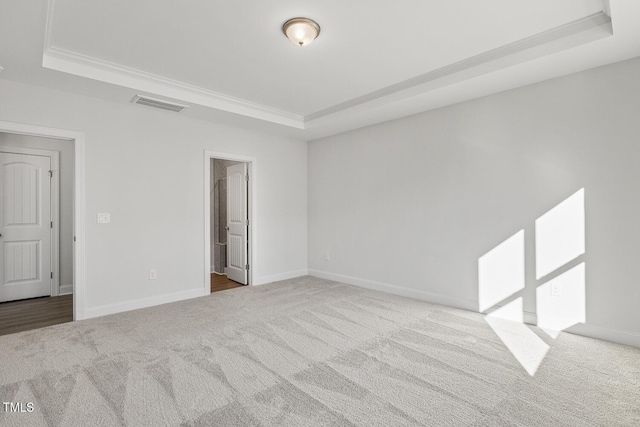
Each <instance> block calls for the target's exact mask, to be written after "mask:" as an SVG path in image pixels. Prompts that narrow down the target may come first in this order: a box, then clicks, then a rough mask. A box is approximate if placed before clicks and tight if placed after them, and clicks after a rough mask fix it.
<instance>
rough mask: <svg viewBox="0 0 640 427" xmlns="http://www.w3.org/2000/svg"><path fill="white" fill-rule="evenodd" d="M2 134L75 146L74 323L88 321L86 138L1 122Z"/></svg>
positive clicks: (75, 134)
mask: <svg viewBox="0 0 640 427" xmlns="http://www.w3.org/2000/svg"><path fill="white" fill-rule="evenodd" d="M0 132H4V133H13V134H19V135H29V136H39V137H45V138H51V139H58V140H62V141H69V142H71V143H73V147H74V156H75V162H74V171H73V172H74V177H73V236H74V239H73V240H74V242H73V320H82V319H84V318H85V291H86V278H85V276H86V265H85V203H86V201H85V134H84V132H78V131H73V130H66V129H57V128H51V127H46V126H39V125H33V124H25V123H17V122H8V121H0Z"/></svg>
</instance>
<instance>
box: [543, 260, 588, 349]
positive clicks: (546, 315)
mask: <svg viewBox="0 0 640 427" xmlns="http://www.w3.org/2000/svg"><path fill="white" fill-rule="evenodd" d="M536 304H537V306H538V307H537V310H536V311H537V315H538V326H539V327H540V328H542V329H543V330H544V331H545V332H546V333H547V334H549V336H551V337H552V338H557V337H558V335H559V334H560V331H563V330H565V329H567V328H568V327H570V326H573V325H577V324H578V323H584V322H585V321H586V302H585V264H584V263H582V264H579V265H577V266H575V267H573V268H572V269H571V270H569V271H567V272H565V273H562V274H561V275H559V276H558V277H556V278H554V279H553V280H550V281H548V282H547V283H545V284H544V285H541V286H539V287H538V288H537V289H536Z"/></svg>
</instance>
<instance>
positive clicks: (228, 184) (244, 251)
mask: <svg viewBox="0 0 640 427" xmlns="http://www.w3.org/2000/svg"><path fill="white" fill-rule="evenodd" d="M249 170H250V163H249V162H246V161H241V160H232V159H228V158H218V157H213V158H210V159H209V208H210V209H209V211H210V215H209V242H210V244H209V248H210V277H211V279H210V280H211V281H210V291H211V292H216V291H221V290H227V289H233V288H237V287H241V286H245V285H248V284H249V276H250V275H249V271H250V264H249V253H250V251H249V246H250V244H249V237H250V219H249V206H250V202H249V194H250V193H249V183H250V177H249Z"/></svg>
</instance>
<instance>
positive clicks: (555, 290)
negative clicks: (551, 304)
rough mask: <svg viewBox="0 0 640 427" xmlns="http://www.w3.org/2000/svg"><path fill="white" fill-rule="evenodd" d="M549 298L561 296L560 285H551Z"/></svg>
mask: <svg viewBox="0 0 640 427" xmlns="http://www.w3.org/2000/svg"><path fill="white" fill-rule="evenodd" d="M551 296H552V297H561V296H562V285H561V284H560V283H551Z"/></svg>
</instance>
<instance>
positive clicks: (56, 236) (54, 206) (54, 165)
mask: <svg viewBox="0 0 640 427" xmlns="http://www.w3.org/2000/svg"><path fill="white" fill-rule="evenodd" d="M5 133H6V132H5ZM0 152H2V153H11V154H24V155H27V156H39V157H49V159H51V160H50V161H51V163H50V166H51V170H52V171H53V174H52V175H51V181H50V184H51V196H50V197H51V202H50V203H51V213H50V215H51V217H50V220H51V222H52V223H53V226H52V227H51V248H50V253H51V272H52V273H53V277H52V278H51V296H52V297H57V296H58V295H60V153H59V152H58V151H53V150H43V149H38V148H25V147H9V146H4V145H3V146H0Z"/></svg>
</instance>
